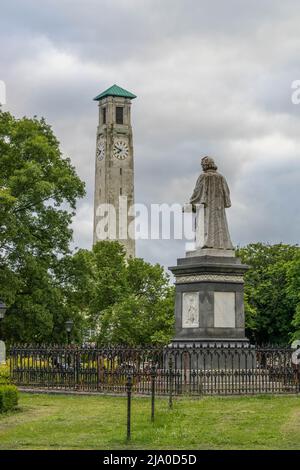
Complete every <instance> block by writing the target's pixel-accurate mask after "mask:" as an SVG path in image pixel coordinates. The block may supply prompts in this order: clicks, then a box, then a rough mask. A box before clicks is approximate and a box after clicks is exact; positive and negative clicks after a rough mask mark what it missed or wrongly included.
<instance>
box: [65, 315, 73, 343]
mask: <svg viewBox="0 0 300 470" xmlns="http://www.w3.org/2000/svg"><path fill="white" fill-rule="evenodd" d="M73 325H74V322H73V320H67V321H66V322H65V326H66V332H67V336H68V344H70V342H71V331H72V329H73Z"/></svg>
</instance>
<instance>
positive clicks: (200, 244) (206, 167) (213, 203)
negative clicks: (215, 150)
mask: <svg viewBox="0 0 300 470" xmlns="http://www.w3.org/2000/svg"><path fill="white" fill-rule="evenodd" d="M201 165H202V168H203V173H202V174H201V175H200V176H199V178H198V180H197V182H196V186H195V189H194V192H193V194H192V197H191V199H190V203H191V204H192V207H193V210H194V211H196V250H198V249H201V248H213V249H220V250H232V249H233V245H232V243H231V240H230V235H229V230H228V224H227V219H226V213H225V208H227V207H230V206H231V201H230V192H229V188H228V185H227V182H226V180H225V178H224V177H223V176H222V175H220V173H218V172H217V169H218V167H217V166H216V164H215V162H214V160H213V159H212V158H210V157H204V158H202V160H201Z"/></svg>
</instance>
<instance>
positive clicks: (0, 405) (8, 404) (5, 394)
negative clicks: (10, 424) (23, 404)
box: [0, 385, 18, 413]
mask: <svg viewBox="0 0 300 470" xmlns="http://www.w3.org/2000/svg"><path fill="white" fill-rule="evenodd" d="M17 405H18V389H17V387H15V386H14V385H0V413H3V412H4V411H10V410H13V409H14V408H16V406H17Z"/></svg>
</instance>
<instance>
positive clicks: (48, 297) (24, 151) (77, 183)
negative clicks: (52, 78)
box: [0, 110, 84, 341]
mask: <svg viewBox="0 0 300 470" xmlns="http://www.w3.org/2000/svg"><path fill="white" fill-rule="evenodd" d="M83 195H84V184H83V183H82V182H81V180H80V179H79V178H78V176H77V175H76V172H75V169H74V167H73V166H72V165H71V163H70V160H69V158H66V157H63V155H62V153H61V151H60V148H59V142H58V141H57V139H56V137H55V136H54V134H53V132H52V130H51V127H50V126H49V125H48V124H47V123H46V122H45V120H44V119H40V120H39V119H37V118H33V119H29V118H26V117H24V118H22V119H16V118H15V117H13V116H12V115H11V114H10V113H8V112H2V111H1V110H0V298H1V299H3V300H4V301H5V302H6V303H7V305H8V306H9V309H8V312H7V315H6V318H5V321H4V330H5V335H6V337H7V338H8V339H11V340H14V341H16V340H19V341H51V338H52V340H58V339H59V338H60V336H61V327H62V322H63V321H64V319H65V316H66V315H68V316H69V315H70V313H71V312H68V311H67V310H68V309H67V306H66V305H65V302H64V298H63V293H62V291H61V289H60V282H58V279H57V278H56V271H57V268H58V265H59V263H60V258H61V257H62V256H64V255H65V254H66V253H69V243H70V241H71V239H72V231H71V229H70V222H71V219H72V215H73V214H74V210H75V206H76V199H77V198H78V197H82V196H83ZM58 330H60V334H58ZM55 331H56V332H55Z"/></svg>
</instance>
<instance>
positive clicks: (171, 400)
mask: <svg viewBox="0 0 300 470" xmlns="http://www.w3.org/2000/svg"><path fill="white" fill-rule="evenodd" d="M169 408H170V409H172V408H173V361H172V357H171V356H170V357H169Z"/></svg>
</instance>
